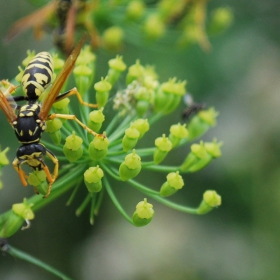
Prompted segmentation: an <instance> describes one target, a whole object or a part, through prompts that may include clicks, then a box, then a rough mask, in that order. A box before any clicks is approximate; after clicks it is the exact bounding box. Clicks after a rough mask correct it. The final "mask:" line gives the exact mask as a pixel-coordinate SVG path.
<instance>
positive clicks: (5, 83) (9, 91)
mask: <svg viewBox="0 0 280 280" xmlns="http://www.w3.org/2000/svg"><path fill="white" fill-rule="evenodd" d="M1 84H2V85H3V86H8V88H7V89H6V90H5V92H4V95H5V96H8V95H10V94H12V93H13V92H14V91H15V90H16V89H17V88H18V87H19V86H14V85H13V84H11V83H10V82H9V81H8V80H2V81H1Z"/></svg>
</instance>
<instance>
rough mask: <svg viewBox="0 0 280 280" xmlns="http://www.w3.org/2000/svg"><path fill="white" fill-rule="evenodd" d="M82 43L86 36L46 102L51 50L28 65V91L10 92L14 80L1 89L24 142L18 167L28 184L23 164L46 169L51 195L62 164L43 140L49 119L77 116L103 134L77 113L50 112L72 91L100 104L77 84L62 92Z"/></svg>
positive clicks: (1, 102)
mask: <svg viewBox="0 0 280 280" xmlns="http://www.w3.org/2000/svg"><path fill="white" fill-rule="evenodd" d="M82 45H83V39H82V40H80V42H79V43H78V45H77V47H76V48H75V49H74V50H73V52H72V53H71V55H70V56H69V57H68V59H67V60H66V62H65V64H64V66H63V69H62V70H61V72H60V73H59V74H58V76H57V78H56V80H55V81H54V83H53V85H52V87H51V89H50V91H49V93H48V95H47V97H46V99H45V100H44V101H43V103H42V104H41V103H39V102H38V99H39V97H40V96H41V94H42V93H43V92H44V91H45V89H46V88H47V87H48V86H49V85H50V84H51V82H52V77H53V60H52V57H51V55H50V54H49V53H48V52H40V53H38V54H37V55H36V56H35V57H34V58H33V59H32V60H31V61H30V62H29V64H28V65H27V66H26V69H25V71H24V73H23V76H22V81H21V83H22V87H23V91H24V93H25V95H23V96H15V97H12V96H10V93H12V92H13V91H14V90H15V88H16V87H15V86H13V85H12V84H9V87H8V88H7V90H6V91H5V92H4V93H3V92H2V91H1V90H0V107H1V109H2V111H3V112H4V114H5V115H6V117H7V119H8V121H9V122H10V124H11V125H12V128H13V129H14V131H15V134H16V137H17V139H18V141H19V142H20V143H21V146H20V147H19V148H18V150H17V152H16V158H15V159H14V161H13V167H14V169H15V170H16V171H17V173H18V175H19V178H20V180H21V182H22V184H23V185H24V186H26V185H27V182H26V178H27V177H28V176H27V175H26V174H25V172H24V171H23V169H22V165H23V164H27V165H29V166H30V167H31V168H33V169H34V170H36V169H37V170H44V172H45V173H46V177H47V180H48V182H49V185H48V189H47V193H46V195H45V196H44V197H48V195H49V194H50V192H51V187H52V185H53V183H54V182H55V180H56V178H57V176H58V168H59V163H58V159H57V158H56V156H55V155H54V154H53V153H52V152H51V151H50V150H48V149H47V148H46V147H45V146H44V145H43V144H42V143H40V139H41V136H42V133H43V132H44V130H45V128H46V121H47V120H52V119H54V118H63V119H68V120H74V121H76V122H77V123H78V124H79V125H80V126H82V127H83V128H84V129H85V130H87V131H88V132H89V133H91V134H92V135H94V136H100V135H101V134H97V133H96V132H94V131H92V130H91V129H90V128H88V127H87V126H86V125H84V124H83V123H82V122H81V121H80V120H79V119H78V118H77V117H76V116H75V115H67V114H65V115H64V114H54V113H52V114H49V112H50V109H51V107H52V104H53V103H55V102H57V101H60V100H62V99H64V98H66V97H68V96H71V95H76V96H77V97H78V100H79V102H80V103H81V104H82V105H85V106H89V107H92V108H96V107H97V105H96V104H90V103H86V102H84V101H83V100H82V97H81V96H80V94H79V92H78V90H77V89H76V88H73V89H71V90H69V91H67V92H65V93H62V94H59V92H60V90H61V88H62V86H63V84H64V82H65V80H66V79H67V77H68V75H69V74H70V73H71V71H72V69H73V67H74V65H75V61H76V59H77V57H78V55H79V53H80V50H81V48H82ZM19 101H26V104H25V105H22V106H20V105H19V104H18V102H19ZM13 102H14V103H15V105H14V104H13ZM45 156H47V157H49V158H50V159H51V161H52V162H53V164H54V170H53V173H52V174H51V172H50V171H49V168H48V166H47V165H46V164H45V162H44V157H45Z"/></svg>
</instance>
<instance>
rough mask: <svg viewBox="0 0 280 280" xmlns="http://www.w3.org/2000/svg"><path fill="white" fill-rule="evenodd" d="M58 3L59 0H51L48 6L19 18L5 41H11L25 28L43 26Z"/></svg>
mask: <svg viewBox="0 0 280 280" xmlns="http://www.w3.org/2000/svg"><path fill="white" fill-rule="evenodd" d="M57 5H58V1H55V0H54V1H51V2H50V3H48V4H47V5H46V6H44V7H43V8H41V9H38V10H36V11H35V12H34V13H32V14H30V15H28V16H26V17H24V18H22V19H19V20H18V21H17V22H16V23H15V24H14V25H13V26H12V27H11V28H10V29H9V31H8V33H7V35H6V37H5V39H4V40H5V41H6V42H9V41H10V40H12V39H13V38H14V37H16V36H17V35H18V34H20V33H21V32H23V31H24V30H26V29H28V28H30V27H38V26H42V25H43V24H44V23H45V21H46V20H47V18H48V17H50V16H51V15H52V14H53V13H54V11H55V10H56V7H57Z"/></svg>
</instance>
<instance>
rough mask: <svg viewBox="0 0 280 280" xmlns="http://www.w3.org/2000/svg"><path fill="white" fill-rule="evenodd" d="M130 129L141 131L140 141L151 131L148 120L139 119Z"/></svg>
mask: <svg viewBox="0 0 280 280" xmlns="http://www.w3.org/2000/svg"><path fill="white" fill-rule="evenodd" d="M130 127H131V128H136V129H137V130H138V131H139V133H140V135H139V139H140V138H142V137H143V136H144V135H145V133H146V132H147V131H148V130H149V129H150V125H149V123H148V120H147V119H137V120H136V121H134V122H132V123H131V124H130Z"/></svg>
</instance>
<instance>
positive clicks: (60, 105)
mask: <svg viewBox="0 0 280 280" xmlns="http://www.w3.org/2000/svg"><path fill="white" fill-rule="evenodd" d="M69 103H70V99H69V98H68V97H66V98H63V99H62V100H60V101H57V102H55V103H53V105H52V106H53V108H55V110H56V111H55V112H56V113H61V114H64V113H66V112H65V111H62V110H63V109H65V108H68V104H69ZM67 112H68V113H69V110H68V111H67Z"/></svg>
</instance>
